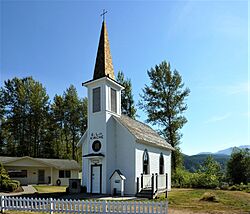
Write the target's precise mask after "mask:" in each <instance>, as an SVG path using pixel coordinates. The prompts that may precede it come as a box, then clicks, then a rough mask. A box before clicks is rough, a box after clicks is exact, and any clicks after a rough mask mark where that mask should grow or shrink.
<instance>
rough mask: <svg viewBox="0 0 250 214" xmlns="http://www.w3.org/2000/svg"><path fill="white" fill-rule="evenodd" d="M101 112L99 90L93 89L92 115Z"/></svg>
mask: <svg viewBox="0 0 250 214" xmlns="http://www.w3.org/2000/svg"><path fill="white" fill-rule="evenodd" d="M98 111H101V88H100V87H98V88H94V89H93V113H95V112H98Z"/></svg>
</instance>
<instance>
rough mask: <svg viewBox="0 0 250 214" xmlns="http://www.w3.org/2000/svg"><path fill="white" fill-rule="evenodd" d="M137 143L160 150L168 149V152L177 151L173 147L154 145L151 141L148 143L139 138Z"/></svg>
mask: <svg viewBox="0 0 250 214" xmlns="http://www.w3.org/2000/svg"><path fill="white" fill-rule="evenodd" d="M136 142H137V143H142V144H146V145H150V146H154V147H159V148H162V149H166V150H171V151H175V149H174V148H173V147H172V146H168V145H166V146H165V145H160V144H156V143H152V142H150V141H146V140H142V139H138V138H137V139H136Z"/></svg>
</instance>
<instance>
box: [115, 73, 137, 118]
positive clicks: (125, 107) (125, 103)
mask: <svg viewBox="0 0 250 214" xmlns="http://www.w3.org/2000/svg"><path fill="white" fill-rule="evenodd" d="M117 82H118V83H120V84H121V85H122V86H123V87H124V89H123V90H122V92H121V110H122V113H123V114H125V115H127V116H129V117H131V118H133V119H135V116H136V109H135V106H134V99H133V94H132V84H131V80H130V79H125V77H124V74H123V72H122V71H119V72H118V75H117Z"/></svg>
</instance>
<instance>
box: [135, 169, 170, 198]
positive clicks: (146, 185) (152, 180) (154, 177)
mask: <svg viewBox="0 0 250 214" xmlns="http://www.w3.org/2000/svg"><path fill="white" fill-rule="evenodd" d="M167 187H168V174H167V173H166V174H158V173H155V174H154V173H153V174H151V175H150V174H141V176H140V177H137V189H136V192H137V194H136V196H137V197H143V198H152V199H154V198H155V197H156V196H157V195H158V194H161V193H165V194H166V197H167V193H168V188H167Z"/></svg>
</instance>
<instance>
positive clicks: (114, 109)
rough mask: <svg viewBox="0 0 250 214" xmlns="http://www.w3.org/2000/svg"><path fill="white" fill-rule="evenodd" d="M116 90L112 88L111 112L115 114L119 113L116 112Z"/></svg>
mask: <svg viewBox="0 0 250 214" xmlns="http://www.w3.org/2000/svg"><path fill="white" fill-rule="evenodd" d="M116 103H117V101H116V90H115V89H113V88H111V111H113V112H117V110H116V106H117V105H116Z"/></svg>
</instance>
